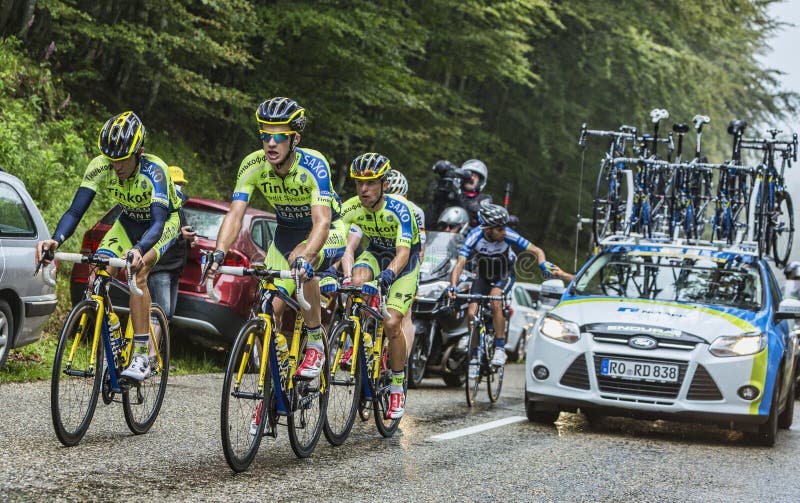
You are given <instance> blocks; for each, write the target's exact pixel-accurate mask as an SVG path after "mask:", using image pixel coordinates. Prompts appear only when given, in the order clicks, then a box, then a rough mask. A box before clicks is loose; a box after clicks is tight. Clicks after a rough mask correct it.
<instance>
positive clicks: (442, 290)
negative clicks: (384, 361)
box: [408, 231, 473, 388]
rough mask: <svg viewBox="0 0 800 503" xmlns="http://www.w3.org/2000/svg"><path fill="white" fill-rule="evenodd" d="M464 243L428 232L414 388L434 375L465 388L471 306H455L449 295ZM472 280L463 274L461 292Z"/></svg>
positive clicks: (416, 312) (416, 313) (415, 312)
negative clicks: (468, 310)
mask: <svg viewBox="0 0 800 503" xmlns="http://www.w3.org/2000/svg"><path fill="white" fill-rule="evenodd" d="M463 242H464V236H463V235H461V234H458V233H451V232H437V231H429V232H428V240H427V242H426V244H425V257H424V259H423V261H422V264H421V265H420V275H419V286H418V288H417V296H416V298H415V300H414V304H413V305H412V307H411V309H412V318H413V320H414V344H413V345H412V348H411V354H410V356H409V359H408V367H409V375H408V383H409V386H410V387H412V388H416V387H418V386H419V385H420V383H421V382H422V380H423V379H424V378H425V377H426V376H429V375H432V374H438V375H441V376H442V379H443V380H444V382H445V384H447V385H448V386H453V387H457V386H461V385H463V384H464V361H465V360H466V357H467V315H466V313H467V303H466V302H462V301H456V302H453V303H451V302H450V300H449V298H448V296H447V293H446V289H447V287H448V286H450V272H451V271H452V270H453V266H454V265H455V263H456V260H457V259H458V250H459V248H460V247H461V244H462V243H463ZM472 277H473V276H472V274H471V273H469V272H465V273H463V274H462V277H461V278H460V282H459V284H458V286H457V288H458V291H459V292H465V291H468V290H469V288H470V286H471V284H472Z"/></svg>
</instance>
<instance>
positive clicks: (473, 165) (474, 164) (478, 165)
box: [461, 159, 489, 191]
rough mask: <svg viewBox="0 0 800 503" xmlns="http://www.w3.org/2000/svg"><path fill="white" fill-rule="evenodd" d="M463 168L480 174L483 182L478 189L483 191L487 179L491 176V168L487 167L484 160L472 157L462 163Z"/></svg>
mask: <svg viewBox="0 0 800 503" xmlns="http://www.w3.org/2000/svg"><path fill="white" fill-rule="evenodd" d="M461 169H462V170H463V171H467V172H469V173H477V174H478V175H480V177H481V183H480V186H479V187H478V191H482V190H483V188H484V187H485V186H486V180H487V179H488V178H489V170H488V169H486V165H485V164H484V163H483V161H480V160H478V159H470V160H468V161H466V162H465V163H464V164H462V165H461Z"/></svg>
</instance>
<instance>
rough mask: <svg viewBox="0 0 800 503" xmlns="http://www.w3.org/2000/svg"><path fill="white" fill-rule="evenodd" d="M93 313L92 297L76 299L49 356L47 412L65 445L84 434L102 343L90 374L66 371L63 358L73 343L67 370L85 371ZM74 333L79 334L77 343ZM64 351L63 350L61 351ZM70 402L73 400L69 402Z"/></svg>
mask: <svg viewBox="0 0 800 503" xmlns="http://www.w3.org/2000/svg"><path fill="white" fill-rule="evenodd" d="M84 315H86V316H84ZM96 316H97V307H96V303H95V301H93V300H84V301H82V302H80V303H78V305H76V306H75V307H74V308H73V309H72V311H71V312H70V313H69V316H68V317H67V321H66V322H65V323H64V327H63V328H62V330H61V335H60V336H59V339H58V346H57V348H56V354H55V358H54V359H53V372H52V377H51V381H50V413H51V414H50V415H51V418H52V420H53V427H54V429H55V432H56V436H57V437H58V440H59V441H61V443H62V444H64V445H65V446H67V447H70V446H73V445H75V444H77V443H78V442H80V441H81V439H82V438H83V436H84V435H85V434H86V431H87V430H88V429H89V425H90V424H91V422H92V417H93V416H94V411H95V409H96V407H97V399H98V396H99V395H100V383H101V381H102V376H103V371H102V368H103V366H102V358H103V355H104V352H103V347H102V346H98V349H97V355H96V358H95V361H94V373H93V374H90V375H68V374H67V373H66V370H67V369H66V368H65V366H64V365H66V362H65V359H67V358H69V351H71V350H72V348H73V346H75V348H74V349H75V352H74V354H73V359H72V362H71V364H70V370H71V371H73V372H86V373H88V371H89V363H90V361H91V351H92V339H93V338H94V325H95V320H96ZM81 321H83V323H81ZM76 336H80V338H79V339H78V341H77V344H76V340H75V337H76ZM65 353H67V354H66V355H65ZM73 399H74V400H73ZM72 402H76V403H74V404H73V405H72V406H71V405H70V404H71V403H72Z"/></svg>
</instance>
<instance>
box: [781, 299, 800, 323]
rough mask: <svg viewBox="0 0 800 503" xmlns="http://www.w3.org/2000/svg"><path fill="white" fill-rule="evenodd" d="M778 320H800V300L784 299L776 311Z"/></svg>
mask: <svg viewBox="0 0 800 503" xmlns="http://www.w3.org/2000/svg"><path fill="white" fill-rule="evenodd" d="M775 319H776V320H800V300H797V299H783V300H782V301H781V303H780V304H778V310H777V311H776V312H775Z"/></svg>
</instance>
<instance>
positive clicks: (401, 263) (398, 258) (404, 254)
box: [386, 246, 411, 276]
mask: <svg viewBox="0 0 800 503" xmlns="http://www.w3.org/2000/svg"><path fill="white" fill-rule="evenodd" d="M395 250H397V252H396V253H395V256H394V258H393V259H392V261H391V262H389V265H388V266H387V267H386V268H387V269H391V270H392V271H394V274H395V276H398V275H399V274H400V272H401V271H402V270H403V269H405V267H406V264H408V257H410V256H411V248H409V247H408V246H398V247H397V248H395Z"/></svg>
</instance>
